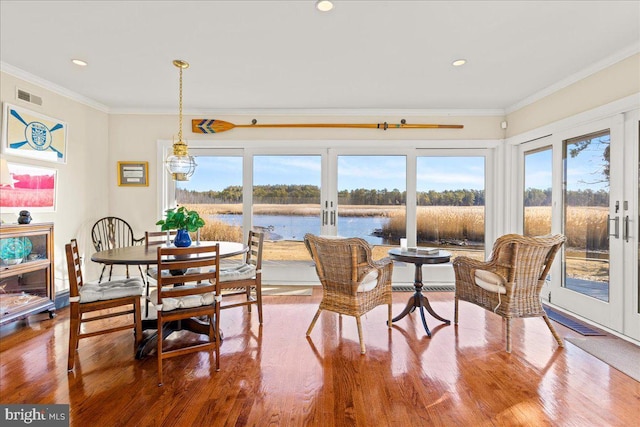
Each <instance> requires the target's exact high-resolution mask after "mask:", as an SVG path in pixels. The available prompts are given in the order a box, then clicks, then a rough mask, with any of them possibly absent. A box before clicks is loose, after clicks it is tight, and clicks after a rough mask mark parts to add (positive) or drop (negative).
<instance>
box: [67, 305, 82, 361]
mask: <svg viewBox="0 0 640 427" xmlns="http://www.w3.org/2000/svg"><path fill="white" fill-rule="evenodd" d="M69 316H70V322H69V354H68V356H67V370H68V371H73V367H74V365H75V357H76V349H77V348H78V336H79V334H80V309H79V307H78V304H77V303H71V308H70V314H69Z"/></svg>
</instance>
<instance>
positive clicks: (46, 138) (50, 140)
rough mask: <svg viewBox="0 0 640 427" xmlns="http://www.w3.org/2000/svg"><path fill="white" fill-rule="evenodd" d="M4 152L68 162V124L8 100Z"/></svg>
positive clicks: (4, 122)
mask: <svg viewBox="0 0 640 427" xmlns="http://www.w3.org/2000/svg"><path fill="white" fill-rule="evenodd" d="M2 141H3V142H2V152H3V153H5V154H11V155H14V156H22V157H30V158H33V159H38V160H46V161H49V162H55V163H66V162H67V154H66V150H67V124H66V123H64V122H62V121H60V120H58V119H54V118H51V117H47V116H44V115H42V114H38V113H35V112H33V111H30V110H27V109H25V108H20V107H16V106H15V105H11V104H8V103H6V102H5V104H4V116H3V120H2Z"/></svg>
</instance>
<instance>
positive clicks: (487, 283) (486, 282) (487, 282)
mask: <svg viewBox="0 0 640 427" xmlns="http://www.w3.org/2000/svg"><path fill="white" fill-rule="evenodd" d="M473 275H474V279H475V282H476V285H478V286H480V287H481V288H482V289H484V290H487V291H489V292H495V293H498V294H503V295H504V294H506V293H507V288H506V286H505V283H506V281H505V279H504V278H503V277H502V276H500V275H498V274H495V273H492V272H490V271H486V270H475V271H474V273H473Z"/></svg>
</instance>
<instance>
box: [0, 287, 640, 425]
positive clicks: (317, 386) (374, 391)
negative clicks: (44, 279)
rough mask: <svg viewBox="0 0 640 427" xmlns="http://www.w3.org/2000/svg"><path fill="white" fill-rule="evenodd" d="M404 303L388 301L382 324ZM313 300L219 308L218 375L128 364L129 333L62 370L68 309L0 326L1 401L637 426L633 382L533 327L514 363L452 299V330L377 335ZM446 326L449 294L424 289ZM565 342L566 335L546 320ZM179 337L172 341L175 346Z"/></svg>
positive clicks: (191, 365) (326, 421)
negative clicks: (362, 346) (160, 371)
mask: <svg viewBox="0 0 640 427" xmlns="http://www.w3.org/2000/svg"><path fill="white" fill-rule="evenodd" d="M409 296H410V294H409V293H400V292H395V293H394V295H393V299H394V314H396V313H398V312H400V311H401V310H402V309H403V308H404V306H405V304H406V301H407V299H408V298H409ZM320 297H321V290H320V289H319V288H317V289H315V290H314V295H313V296H293V297H289V296H286V297H285V296H265V297H264V325H263V326H262V327H259V326H258V321H257V312H256V310H253V312H252V313H251V314H247V311H246V309H243V308H238V309H231V310H224V311H223V312H222V325H221V326H222V331H223V333H224V336H225V338H224V341H223V343H222V347H221V371H220V372H215V364H214V356H213V355H208V354H207V353H198V354H193V355H187V356H183V357H178V358H175V359H169V360H167V361H165V370H164V372H165V374H164V386H163V387H158V385H157V371H156V369H157V364H156V358H155V354H154V355H152V356H149V357H147V358H146V359H145V360H142V361H139V360H135V359H134V357H133V336H132V334H131V333H129V332H119V333H115V334H112V335H111V336H108V335H103V336H99V337H96V338H89V339H85V340H81V341H80V348H79V350H78V354H77V360H78V362H77V368H76V371H75V372H74V373H71V374H67V370H66V364H67V354H66V352H67V343H68V339H69V330H68V328H69V319H68V309H64V310H61V311H59V315H58V316H57V317H56V318H55V319H53V320H48V319H47V316H46V315H37V316H33V317H31V318H30V319H29V320H25V321H20V322H18V323H17V324H14V325H11V326H9V327H7V326H5V327H3V329H2V330H0V333H1V334H2V335H1V340H0V361H1V367H0V402H2V403H33V404H48V403H70V405H71V410H70V416H71V425H72V426H154V425H166V426H226V425H236V426H245V425H246V426H306V425H309V426H323V427H325V426H373V425H376V426H545V425H548V426H630V425H637V422H638V420H639V415H638V407H639V403H640V383H639V382H637V381H635V380H633V379H632V378H630V377H628V376H626V375H624V374H622V373H621V372H619V371H617V370H615V369H613V368H611V367H609V366H608V365H606V364H605V363H603V362H601V361H600V360H598V359H596V358H595V357H593V356H591V355H589V354H588V353H585V352H584V351H582V350H580V349H579V348H577V347H574V346H573V345H572V344H570V343H566V344H565V348H558V347H557V345H556V343H555V341H554V339H553V337H552V336H551V333H550V332H549V330H548V329H547V327H546V325H545V324H544V322H543V320H542V319H525V320H514V321H513V324H514V325H513V353H512V354H507V353H506V352H505V351H504V340H503V333H504V329H503V323H502V320H501V319H500V318H499V317H498V316H496V315H493V314H492V313H489V312H487V311H484V310H482V309H480V308H478V307H476V306H473V305H471V304H469V303H465V302H461V303H460V324H459V326H458V327H455V326H453V325H451V326H448V325H443V324H441V323H440V322H438V321H436V320H435V319H433V318H432V317H431V316H428V315H427V321H428V322H429V327H430V328H431V329H432V332H433V337H432V338H431V339H429V338H427V337H426V336H425V333H424V330H423V328H422V324H421V322H420V318H419V316H417V313H413V314H411V315H409V316H407V317H405V318H404V319H402V320H400V321H399V322H397V323H396V324H395V326H394V327H393V329H391V330H389V329H388V328H387V327H386V325H385V321H386V315H387V311H386V307H383V306H381V307H377V308H376V309H374V310H373V311H372V312H370V313H369V314H368V315H367V316H366V317H365V318H363V322H362V326H363V332H364V336H365V342H366V345H367V353H366V355H363V356H361V355H360V351H359V345H358V335H357V329H356V322H355V320H354V319H353V318H351V317H342V319H340V318H339V316H338V315H336V314H334V313H328V312H325V313H323V314H322V315H321V317H320V319H319V320H318V323H317V325H316V327H315V329H314V331H313V333H312V335H311V337H310V339H307V338H306V337H305V331H306V328H307V326H308V325H309V322H310V321H311V319H312V317H313V315H314V313H315V310H316V309H317V306H318V303H319V301H320ZM428 297H429V299H430V300H431V302H432V306H433V308H434V310H435V311H436V312H437V313H438V314H440V315H441V316H443V317H446V318H449V319H453V294H452V293H450V292H449V293H429V294H428ZM554 325H555V326H556V328H557V330H558V333H559V334H560V335H561V336H563V337H569V336H578V334H576V333H575V332H573V331H571V330H569V329H566V328H564V327H563V326H561V325H558V324H555V323H554ZM180 339H188V338H187V337H182V338H181V337H178V338H177V340H180Z"/></svg>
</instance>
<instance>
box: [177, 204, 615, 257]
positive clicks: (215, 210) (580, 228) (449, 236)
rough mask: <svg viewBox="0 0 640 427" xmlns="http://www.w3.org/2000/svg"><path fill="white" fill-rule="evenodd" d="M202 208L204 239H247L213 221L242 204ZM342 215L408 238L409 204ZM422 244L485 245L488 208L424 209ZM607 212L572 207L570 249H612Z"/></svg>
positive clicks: (536, 222) (308, 208)
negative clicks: (377, 222)
mask: <svg viewBox="0 0 640 427" xmlns="http://www.w3.org/2000/svg"><path fill="white" fill-rule="evenodd" d="M185 206H187V207H188V208H189V209H194V210H197V211H198V212H199V213H200V215H201V216H202V217H203V218H205V221H206V225H205V226H204V228H203V229H202V230H201V238H202V239H204V240H231V241H238V242H240V241H242V230H241V229H240V227H237V226H231V225H228V224H226V223H224V222H222V221H218V220H215V219H211V218H212V217H214V216H215V215H218V214H242V204H216V205H213V204H211V205H209V204H194V205H185ZM253 213H254V214H257V215H261V214H262V215H300V216H313V215H318V216H319V215H320V207H319V206H318V205H275V204H274V205H269V204H257V205H254V207H253ZM339 213H340V215H341V216H355V217H357V216H372V215H378V216H385V217H387V218H388V219H389V220H388V221H387V223H386V224H385V226H384V227H383V230H382V233H383V235H384V236H385V237H386V238H390V239H392V240H397V239H399V238H400V237H405V233H406V232H405V229H406V227H405V223H406V214H405V207H404V206H380V207H378V206H355V205H350V206H340V208H339ZM417 218H418V219H417V230H418V241H419V242H438V241H440V240H443V239H445V240H465V239H466V240H467V241H469V242H477V243H479V244H482V242H484V240H485V235H484V223H485V215H484V207H483V206H419V207H418V212H417ZM606 219H607V208H604V207H573V206H570V207H568V208H567V212H566V227H565V228H566V231H565V234H566V236H567V243H566V246H567V247H571V248H579V249H580V250H586V251H606V250H607V249H608V237H607V221H606ZM525 230H526V233H527V234H529V235H545V234H548V233H549V232H550V231H551V208H550V207H546V206H534V207H527V208H526V209H525Z"/></svg>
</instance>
